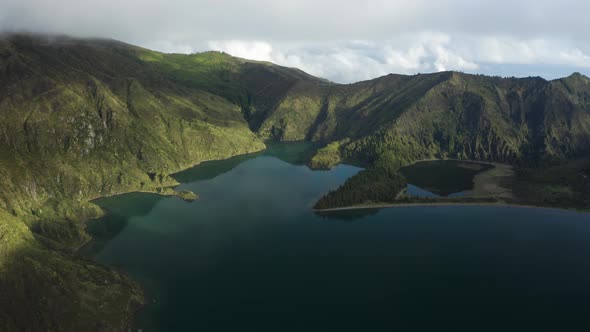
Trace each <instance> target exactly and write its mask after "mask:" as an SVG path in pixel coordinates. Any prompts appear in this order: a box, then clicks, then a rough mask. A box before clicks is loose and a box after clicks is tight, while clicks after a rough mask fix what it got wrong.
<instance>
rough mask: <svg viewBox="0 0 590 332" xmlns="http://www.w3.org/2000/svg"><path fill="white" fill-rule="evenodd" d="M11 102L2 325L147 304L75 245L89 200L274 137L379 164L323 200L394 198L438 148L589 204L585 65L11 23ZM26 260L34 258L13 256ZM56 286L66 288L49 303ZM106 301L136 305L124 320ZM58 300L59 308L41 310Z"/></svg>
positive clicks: (0, 182) (6, 48) (2, 78)
mask: <svg viewBox="0 0 590 332" xmlns="http://www.w3.org/2000/svg"><path fill="white" fill-rule="evenodd" d="M0 113H1V117H0V188H1V191H0V211H2V213H1V214H0V239H1V242H0V257H1V258H2V262H1V263H2V264H1V265H0V266H2V267H3V269H7V270H10V269H11V267H15V268H14V269H13V272H12V273H8V272H7V273H3V274H2V275H1V276H0V278H3V279H2V283H3V284H4V285H9V286H6V287H2V288H0V292H2V293H1V294H0V299H2V300H3V302H2V303H3V305H2V307H3V308H4V307H5V306H6V305H8V304H7V303H8V302H6V301H4V299H7V298H8V299H22V301H21V300H18V301H17V302H15V303H13V304H12V305H13V307H14V308H13V309H11V310H14V312H19V313H21V314H20V315H12V314H11V315H10V317H11V319H2V322H1V323H2V324H3V326H0V329H2V330H15V329H19V328H23V327H26V326H50V327H54V326H59V327H61V329H65V330H72V329H84V328H86V327H88V328H91V329H92V328H93V327H96V326H106V327H112V328H121V327H122V326H123V325H124V324H125V322H127V321H128V319H129V317H130V315H131V314H132V312H133V310H134V309H135V307H136V304H137V303H138V302H139V301H137V299H138V298H140V295H139V293H138V292H137V290H136V287H135V286H133V283H132V282H131V281H129V280H127V279H125V277H123V276H121V275H119V274H118V273H115V272H111V271H108V270H104V269H102V268H101V267H98V266H96V265H94V264H93V263H91V262H86V261H81V260H79V259H77V258H75V256H73V254H72V252H74V251H75V250H76V249H77V248H79V247H80V246H81V245H82V244H84V243H85V242H86V241H87V240H88V239H89V236H88V234H87V232H86V230H85V228H84V223H83V222H82V221H83V220H86V219H89V218H96V217H99V216H101V215H102V214H103V211H102V210H101V209H100V208H98V207H97V206H96V205H94V204H92V203H89V202H90V201H91V200H92V199H94V198H97V197H101V196H109V195H113V194H117V193H122V192H129V191H147V192H161V193H163V194H170V190H169V189H166V188H168V187H171V186H174V185H177V184H178V183H177V181H176V180H174V179H173V178H172V177H170V174H172V173H174V172H177V171H180V170H182V169H185V168H187V167H189V166H191V165H194V164H197V163H199V162H201V161H205V160H209V159H220V158H226V157H230V156H233V155H237V154H244V153H252V152H256V151H259V150H261V149H263V148H264V147H265V144H264V143H263V141H264V140H271V141H273V140H274V141H298V140H307V141H313V142H316V143H317V144H320V145H321V146H322V147H323V148H321V149H319V150H318V151H317V153H315V154H314V155H313V156H310V157H309V158H308V159H309V163H310V165H311V166H313V167H316V168H331V167H333V166H335V165H337V164H338V163H340V162H342V161H347V162H352V163H358V164H362V165H364V166H366V167H367V170H366V171H364V172H361V173H360V174H359V175H357V176H355V177H353V178H351V179H350V180H349V181H348V182H347V183H345V184H344V185H343V186H342V187H341V188H340V189H339V190H338V191H336V192H335V193H331V194H330V195H328V196H327V197H326V198H325V199H323V200H321V201H320V202H319V203H318V207H337V206H347V205H355V204H364V203H367V202H369V201H370V202H375V203H378V202H390V201H392V200H393V199H395V198H396V197H397V195H398V193H399V191H400V190H401V189H402V188H403V187H404V186H405V179H404V178H403V177H402V176H401V175H400V173H399V169H400V168H401V167H403V166H406V165H409V164H412V163H413V162H415V161H417V160H421V159H431V158H458V159H473V160H485V161H498V162H504V163H509V164H512V165H516V166H518V167H519V170H520V173H519V174H521V177H520V179H521V181H520V182H517V184H515V188H514V191H515V192H517V193H518V192H521V193H523V196H526V197H527V199H530V200H534V201H535V203H536V204H544V203H547V204H551V205H559V206H574V207H587V206H588V202H589V197H588V188H589V182H588V169H590V164H588V163H587V162H584V161H583V159H581V158H584V157H587V156H588V154H589V152H590V79H588V78H587V77H585V76H582V75H579V74H574V75H572V76H570V77H568V78H564V79H561V80H557V81H550V82H549V81H546V80H543V79H541V78H524V79H515V78H512V79H503V78H496V77H485V76H474V75H465V74H461V73H455V72H444V73H436V74H427V75H415V76H403V75H388V76H384V77H381V78H377V79H375V80H371V81H366V82H359V83H355V84H350V85H339V84H334V83H331V82H328V81H326V80H322V79H318V78H315V77H312V76H310V75H308V74H305V73H303V72H301V71H300V70H297V69H292V68H284V67H280V66H276V65H273V64H270V63H262V62H254V61H247V60H243V59H238V58H234V57H231V56H229V55H227V54H223V53H217V52H207V53H200V54H193V55H178V54H162V53H158V52H153V51H150V50H146V49H143V48H139V47H135V46H132V45H128V44H124V43H121V42H117V41H112V40H98V39H95V40H77V39H72V38H68V37H56V36H50V37H47V36H29V35H3V36H1V37H0ZM580 160H582V161H580ZM564 165H566V166H564ZM567 165H569V166H567ZM552 170H554V171H552ZM563 172H567V173H563ZM531 191H534V192H549V194H542V195H541V194H539V196H536V195H529V193H530V192H531ZM197 194H198V193H197ZM14 225H19V226H18V228H15V227H14ZM2 234H5V235H2ZM35 255H38V256H35ZM22 257H31V259H33V260H34V261H35V262H37V263H36V264H33V263H31V264H28V263H23V264H20V265H19V264H12V263H9V262H16V261H19V262H22V261H23V259H22ZM35 257H36V258H35ZM42 257H51V258H42ZM93 269H94V270H97V271H98V270H100V271H102V272H100V273H102V274H104V278H103V277H101V278H100V279H101V280H100V282H99V281H97V280H95V279H93V278H91V277H90V276H92V275H94V274H93V273H90V272H89V271H90V270H93ZM64 271H67V273H66V272H64ZM22 275H28V276H37V277H38V278H39V280H36V279H31V281H30V282H28V283H25V282H24V279H22V278H18V277H15V276H22ZM31 278H33V277H31ZM41 280H44V281H47V280H51V283H52V284H57V285H67V287H69V288H67V287H65V286H64V287H62V288H59V287H57V288H52V287H45V286H44V285H45V284H44V282H42V281H41ZM16 281H19V282H16ZM110 285H113V286H112V287H111V286H110ZM117 285H128V286H129V287H124V286H121V287H119V286H117ZM103 288H104V290H103ZM33 294H34V295H33ZM53 298H63V299H70V301H63V303H62V302H59V301H56V302H54V301H51V300H46V301H39V300H38V299H53ZM76 299H80V300H79V301H78V300H76ZM89 299H91V300H89ZM15 301H16V300H15ZM115 302H116V303H118V305H119V306H118V307H117V305H115V304H112V303H115ZM55 303H57V304H55ZM80 303H83V304H80ZM4 304H6V305H4ZM105 306H110V307H111V308H124V309H121V310H118V311H117V312H118V316H117V317H118V318H116V319H115V318H113V317H114V316H110V314H109V313H108V312H107V311H105V310H99V309H100V308H103V307H105ZM57 308H58V309H59V310H62V311H63V313H64V314H63V315H60V314H57V313H55V314H52V315H42V314H41V313H48V312H55V311H54V310H57ZM80 308H86V309H87V310H88V312H91V311H94V312H98V313H99V314H97V315H93V316H92V317H87V316H84V315H83V314H80V315H78V314H77V313H78V312H80V313H81V312H82V311H80V310H86V309H80ZM3 312H8V311H7V310H3ZM103 313H104V315H103ZM121 317H122V318H121ZM25 318H26V319H25ZM4 327H6V328H4ZM56 329H57V328H56Z"/></svg>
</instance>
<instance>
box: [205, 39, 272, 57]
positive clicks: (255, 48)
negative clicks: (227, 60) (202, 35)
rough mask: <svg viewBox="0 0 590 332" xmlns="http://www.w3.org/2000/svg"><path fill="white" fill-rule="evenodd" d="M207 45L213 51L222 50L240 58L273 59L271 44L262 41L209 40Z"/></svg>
mask: <svg viewBox="0 0 590 332" xmlns="http://www.w3.org/2000/svg"><path fill="white" fill-rule="evenodd" d="M208 46H209V49H211V50H213V51H223V52H226V53H229V54H231V55H233V56H237V57H240V58H245V59H250V60H258V61H273V57H272V46H271V45H270V44H269V43H266V42H263V41H242V40H226V41H210V42H209V43H208Z"/></svg>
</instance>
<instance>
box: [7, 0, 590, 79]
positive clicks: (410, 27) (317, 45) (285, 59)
mask: <svg viewBox="0 0 590 332" xmlns="http://www.w3.org/2000/svg"><path fill="white" fill-rule="evenodd" d="M0 1H1V2H2V3H1V5H0V30H28V31H35V32H45V33H65V34H70V35H75V36H82V37H88V36H91V37H108V38H115V39H120V40H123V41H126V42H129V43H133V44H138V45H140V46H144V47H148V48H152V49H156V50H160V51H164V52H180V53H191V52H196V51H204V50H208V49H217V50H223V51H226V52H228V53H230V54H233V55H236V56H241V57H245V58H251V59H256V60H264V61H273V62H277V63H279V64H283V65H287V66H295V67H299V68H301V69H303V70H306V71H308V72H310V73H312V74H315V75H319V76H323V77H326V78H329V79H331V80H334V81H339V82H351V81H356V80H362V79H368V78H373V77H375V76H378V75H383V74H387V73H389V72H395V73H408V74H410V73H416V72H429V71H438V70H462V71H468V72H481V73H486V74H496V73H502V74H511V73H518V74H521V75H537V74H539V73H549V72H550V73H552V74H551V75H550V76H552V75H558V74H561V72H562V71H563V70H566V69H567V70H571V69H575V70H579V71H582V72H584V71H586V73H588V68H590V59H589V54H590V44H589V43H588V42H587V38H588V37H587V36H588V35H590V23H588V20H587V17H586V16H587V13H588V12H590V2H589V1H579V0H562V1H553V0H521V1H512V0H478V1H473V0H438V1H428V0H411V1H410V0H362V1H361V0H350V1H346V2H342V1H341V0H282V1H275V0H126V1H121V0H101V1H93V0H0ZM555 66H560V67H559V68H563V70H562V71H560V70H556V69H555V68H556V67H555ZM548 68H551V70H548Z"/></svg>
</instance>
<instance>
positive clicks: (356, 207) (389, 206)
mask: <svg viewBox="0 0 590 332" xmlns="http://www.w3.org/2000/svg"><path fill="white" fill-rule="evenodd" d="M445 206H455V207H460V206H479V207H485V206H493V207H506V208H524V209H549V210H558V211H564V212H577V213H590V211H585V210H579V209H575V208H560V207H554V206H536V205H530V204H522V205H521V204H516V203H503V202H497V203H485V202H482V203H462V202H456V203H453V202H439V203H397V204H396V203H389V204H385V203H384V204H375V205H354V206H345V207H339V208H330V209H312V211H313V212H328V213H329V212H339V211H354V210H371V209H395V208H409V207H426V208H428V207H430V208H432V207H445Z"/></svg>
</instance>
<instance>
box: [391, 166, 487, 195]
mask: <svg viewBox="0 0 590 332" xmlns="http://www.w3.org/2000/svg"><path fill="white" fill-rule="evenodd" d="M493 167H494V166H493V165H490V164H485V163H479V162H468V161H456V160H434V161H421V162H417V163H415V164H413V165H410V166H407V167H403V168H402V169H401V170H400V171H401V173H402V174H403V175H404V176H405V177H406V179H407V180H408V182H409V184H408V188H407V191H406V194H407V195H409V196H415V197H460V196H465V195H466V194H467V192H468V191H469V190H471V189H473V178H474V176H475V175H477V174H479V173H482V172H485V171H487V170H489V169H491V168H493Z"/></svg>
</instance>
